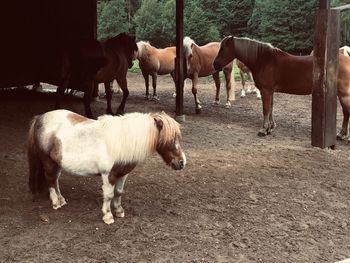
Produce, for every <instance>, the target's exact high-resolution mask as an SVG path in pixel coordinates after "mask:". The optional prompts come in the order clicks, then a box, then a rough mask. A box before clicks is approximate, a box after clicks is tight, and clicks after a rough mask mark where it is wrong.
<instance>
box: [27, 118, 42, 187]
mask: <svg viewBox="0 0 350 263" xmlns="http://www.w3.org/2000/svg"><path fill="white" fill-rule="evenodd" d="M39 121H40V116H35V117H34V118H33V120H32V122H31V123H30V128H29V134H28V142H27V156H28V164H29V189H30V191H31V192H32V193H33V194H35V193H39V192H41V191H43V190H44V187H45V186H46V178H45V171H44V167H43V164H42V162H41V161H40V158H39V148H38V147H39V145H38V138H37V129H38V125H39Z"/></svg>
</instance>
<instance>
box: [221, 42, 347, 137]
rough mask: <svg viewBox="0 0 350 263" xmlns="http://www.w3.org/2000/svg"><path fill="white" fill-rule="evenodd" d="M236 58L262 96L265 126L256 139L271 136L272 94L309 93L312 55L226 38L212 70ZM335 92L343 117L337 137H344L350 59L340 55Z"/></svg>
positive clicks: (345, 135) (273, 126) (272, 124)
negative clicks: (250, 75)
mask: <svg viewBox="0 0 350 263" xmlns="http://www.w3.org/2000/svg"><path fill="white" fill-rule="evenodd" d="M235 58H237V59H239V60H241V61H242V62H243V63H244V64H245V65H246V66H247V67H248V68H249V69H250V70H251V72H252V74H253V78H254V81H255V84H256V87H257V88H258V89H259V90H260V92H261V95H262V102H263V114H264V123H263V127H262V129H260V130H259V133H258V135H259V136H265V135H267V134H269V133H271V132H272V130H273V129H274V128H275V126H276V124H275V122H274V119H273V114H272V112H273V93H274V92H275V91H276V92H283V93H288V94H296V95H306V94H311V92H312V82H313V81H312V80H313V56H293V55H291V54H288V53H287V52H284V51H282V50H280V49H278V48H275V47H273V46H272V45H271V44H268V43H263V42H259V41H256V40H252V39H249V38H238V37H234V36H229V37H226V38H224V39H223V40H222V42H221V47H220V51H219V54H218V56H217V57H216V58H215V60H214V67H215V69H217V70H219V69H221V68H222V67H223V66H224V65H226V64H227V63H229V62H230V61H232V60H233V59H235ZM337 90H338V98H339V101H340V104H341V106H342V108H343V114H344V119H343V126H342V129H341V131H340V133H339V134H338V135H337V137H338V138H345V137H347V136H348V122H349V114H350V58H348V57H346V56H344V55H342V54H340V55H339V72H338V85H337Z"/></svg>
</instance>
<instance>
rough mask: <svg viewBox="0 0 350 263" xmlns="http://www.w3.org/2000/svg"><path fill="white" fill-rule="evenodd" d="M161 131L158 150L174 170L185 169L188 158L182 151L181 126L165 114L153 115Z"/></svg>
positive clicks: (157, 143) (157, 145)
mask: <svg viewBox="0 0 350 263" xmlns="http://www.w3.org/2000/svg"><path fill="white" fill-rule="evenodd" d="M152 117H153V119H154V123H155V126H156V127H157V129H158V131H159V136H158V140H157V141H156V145H155V147H156V150H157V152H158V153H159V155H160V156H161V157H162V158H163V160H164V162H165V163H166V164H167V165H170V166H171V167H172V168H173V169H174V170H181V169H183V168H185V165H186V156H185V153H184V151H183V150H182V147H181V144H180V139H181V132H180V125H179V124H178V123H177V122H176V121H175V120H174V119H173V118H171V117H170V116H169V115H167V114H166V113H165V112H161V113H154V114H152Z"/></svg>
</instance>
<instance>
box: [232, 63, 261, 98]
mask: <svg viewBox="0 0 350 263" xmlns="http://www.w3.org/2000/svg"><path fill="white" fill-rule="evenodd" d="M236 64H237V67H238V69H239V75H240V76H241V82H242V89H241V98H244V97H245V95H246V94H249V93H253V92H255V93H256V97H257V98H258V99H260V98H261V94H260V91H259V90H258V89H257V88H256V87H255V83H254V80H253V76H252V72H250V70H249V68H247V66H246V65H244V63H243V62H242V61H240V60H238V59H236ZM244 75H247V78H248V79H249V80H250V81H251V82H252V83H251V84H250V85H247V86H248V87H247V88H246V85H245V76H244Z"/></svg>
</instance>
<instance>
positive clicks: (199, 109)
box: [192, 73, 202, 114]
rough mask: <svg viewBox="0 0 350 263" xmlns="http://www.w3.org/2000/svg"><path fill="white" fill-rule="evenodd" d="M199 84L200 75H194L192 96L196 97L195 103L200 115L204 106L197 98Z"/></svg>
mask: <svg viewBox="0 0 350 263" xmlns="http://www.w3.org/2000/svg"><path fill="white" fill-rule="evenodd" d="M197 84H198V74H197V73H195V74H193V78H192V94H193V97H194V103H195V104H196V113H197V114H199V113H201V109H202V106H201V102H200V101H199V99H198V98H197Z"/></svg>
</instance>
